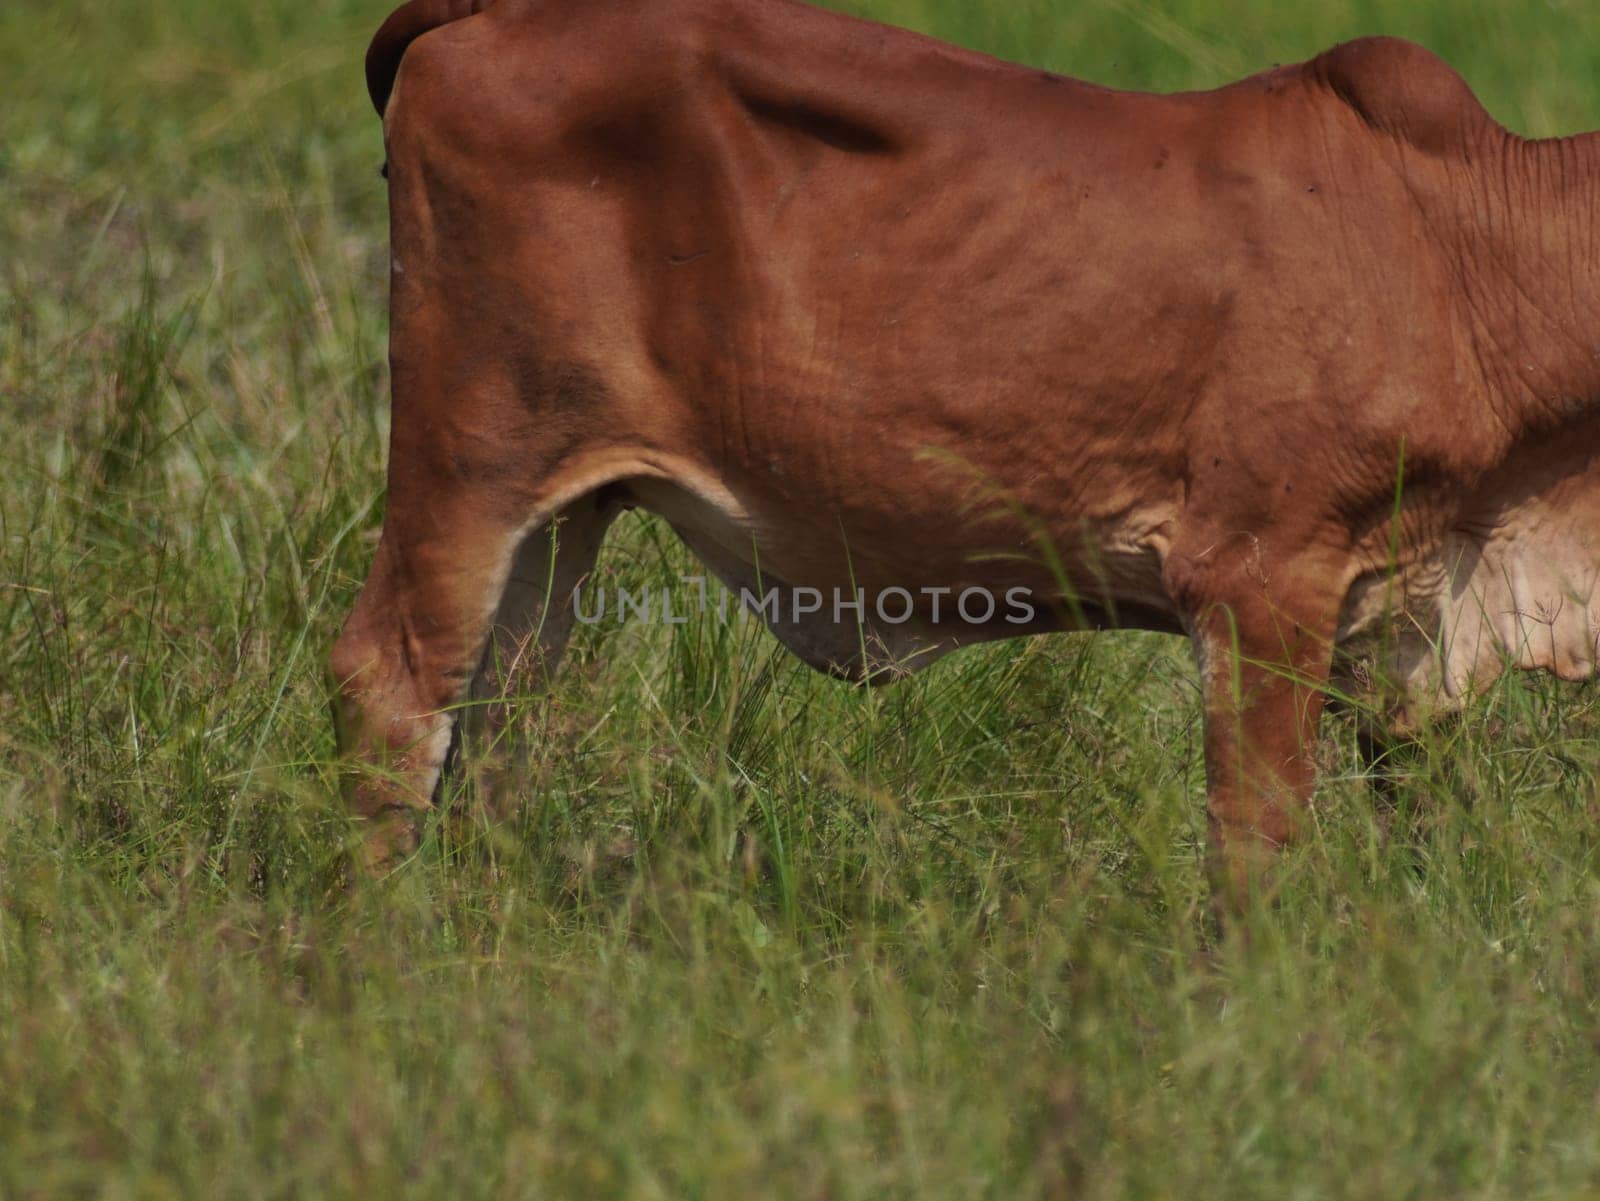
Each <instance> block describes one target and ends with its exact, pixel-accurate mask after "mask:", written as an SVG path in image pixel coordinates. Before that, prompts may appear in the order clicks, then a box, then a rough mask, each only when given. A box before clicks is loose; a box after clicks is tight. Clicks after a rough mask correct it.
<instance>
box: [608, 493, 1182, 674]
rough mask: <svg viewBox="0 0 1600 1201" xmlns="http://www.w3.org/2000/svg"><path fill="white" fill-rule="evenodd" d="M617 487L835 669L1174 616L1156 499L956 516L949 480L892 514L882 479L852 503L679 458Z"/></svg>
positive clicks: (793, 644) (1164, 522) (1161, 510)
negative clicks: (797, 495) (697, 472)
mask: <svg viewBox="0 0 1600 1201" xmlns="http://www.w3.org/2000/svg"><path fill="white" fill-rule="evenodd" d="M625 490H626V493H627V495H628V499H629V500H630V501H631V502H632V503H634V504H636V505H638V506H639V507H641V508H643V509H646V510H648V511H650V512H653V513H656V514H658V515H660V516H662V517H663V518H665V519H666V520H667V521H668V522H669V523H670V524H671V525H672V527H673V528H674V530H675V531H676V532H677V533H678V534H679V536H680V537H681V538H682V539H683V541H684V542H685V543H686V545H687V546H688V547H689V549H690V550H691V551H692V552H694V554H695V555H696V556H697V557H698V558H699V559H700V560H701V561H702V562H704V563H705V564H706V566H707V567H708V568H710V569H711V571H712V572H714V573H715V574H716V575H717V576H718V577H719V578H720V579H721V580H722V581H723V582H724V584H726V585H727V586H728V588H729V589H730V590H731V591H733V592H734V593H735V594H736V595H740V596H743V597H744V598H746V600H747V602H748V601H749V599H750V598H755V599H756V601H757V603H761V602H765V603H766V604H767V606H768V608H767V610H766V611H764V612H763V613H762V616H763V617H764V618H765V620H766V621H767V624H768V625H769V626H770V627H771V629H772V631H773V633H774V634H776V635H777V636H778V637H779V638H780V639H781V640H782V641H783V642H784V643H785V644H786V645H787V646H788V647H789V649H790V650H792V651H793V652H794V653H795V654H796V655H798V656H799V657H800V658H801V659H802V660H804V661H805V662H807V663H809V664H811V665H812V666H813V667H816V668H818V669H820V670H826V671H830V672H833V673H835V674H839V675H843V676H846V677H850V678H856V679H861V678H875V679H876V678H883V677H885V676H888V677H893V676H896V675H903V674H908V673H909V672H912V671H915V670H918V669H920V668H921V667H924V666H926V665H927V664H929V663H931V662H933V661H935V660H936V659H938V658H940V657H942V656H943V655H945V654H948V653H949V652H950V651H953V650H955V649H957V648H959V647H961V646H966V645H973V644H976V643H982V642H988V641H993V640H997V639H1002V638H1009V637H1017V636H1022V635H1028V634H1036V633H1046V632H1051V631H1056V630H1063V629H1073V628H1102V627H1112V626H1116V627H1140V628H1155V629H1163V630H1172V631H1176V630H1178V629H1179V622H1178V618H1177V615H1176V613H1175V611H1174V610H1173V609H1172V607H1171V605H1170V604H1169V602H1168V601H1167V599H1166V597H1165V594H1164V592H1163V591H1162V586H1161V561H1162V555H1163V553H1164V550H1165V546H1164V536H1165V533H1166V531H1167V530H1168V529H1169V528H1170V524H1171V514H1170V513H1169V512H1168V509H1167V507H1166V506H1164V505H1148V506H1139V505H1133V506H1130V507H1127V508H1126V509H1125V510H1122V511H1119V512H1118V513H1117V514H1116V515H1115V518H1114V519H1113V520H1106V521H1100V522H1095V523H1083V522H1080V523H1078V524H1077V525H1076V526H1075V528H1074V529H1073V531H1072V532H1071V533H1070V535H1065V536H1063V535H1062V534H1061V532H1060V531H1056V532H1055V533H1054V534H1052V532H1050V531H1048V530H1046V529H1044V528H1039V527H1031V526H1030V525H1029V524H1028V523H1023V524H1020V525H1018V526H1017V527H1016V528H1005V525H1004V522H1003V521H1002V520H1000V519H999V518H998V517H992V516H991V517H989V518H988V519H984V518H983V516H982V515H980V516H979V517H977V518H969V519H958V518H957V517H956V511H957V509H958V507H959V505H960V504H961V503H963V498H962V497H960V496H958V495H956V494H954V493H952V494H951V496H949V497H948V498H946V499H947V500H948V506H949V512H950V515H949V517H948V518H947V519H946V520H944V521H937V520H930V519H928V518H927V517H926V515H925V513H924V512H922V510H921V509H920V508H918V509H917V516H915V517H914V518H911V519H902V520H897V519H896V516H895V510H896V509H897V508H898V507H899V506H897V505H896V504H895V498H894V496H893V493H892V489H888V488H886V489H884V490H883V491H882V492H881V493H879V497H880V499H881V501H882V503H881V504H880V505H878V506H876V507H870V508H868V509H866V511H863V508H862V506H861V505H859V504H857V505H855V506H841V505H835V504H830V503H829V502H828V501H827V500H826V499H819V500H818V501H817V502H816V503H814V504H812V505H809V506H807V505H803V504H795V503H793V502H792V501H790V500H789V499H787V498H786V497H783V496H781V495H777V494H775V492H774V491H773V490H769V489H765V488H761V487H759V486H751V485H749V484H748V483H745V484H744V485H743V486H742V487H735V488H730V487H728V486H727V484H726V483H724V482H723V481H721V480H717V481H715V482H711V481H709V480H707V479H704V478H700V477H697V476H694V475H691V474H689V473H684V475H683V476H681V477H679V478H664V479H646V478H641V479H634V480H631V481H628V482H627V483H626V485H625ZM927 499H928V498H927V497H926V495H923V496H922V497H921V498H920V500H921V502H922V503H923V504H924V505H925V504H926V502H927ZM908 507H909V506H908ZM852 517H853V518H854V520H852ZM830 519H831V520H830ZM774 595H776V598H777V599H776V600H775V601H774V599H773V597H774ZM819 596H820V604H821V607H820V608H815V606H816V605H817V604H818V597H819ZM852 602H854V607H852Z"/></svg>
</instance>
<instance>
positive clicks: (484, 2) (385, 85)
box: [367, 0, 494, 117]
mask: <svg viewBox="0 0 1600 1201" xmlns="http://www.w3.org/2000/svg"><path fill="white" fill-rule="evenodd" d="M493 3H494V0H411V2H410V3H409V4H402V5H401V6H400V7H399V8H397V9H395V10H394V12H392V13H390V14H389V19H388V20H387V21H385V22H384V23H383V25H382V26H381V27H380V28H379V30H378V32H377V33H376V34H375V35H374V36H373V38H372V44H371V45H370V46H368V47H367V93H368V95H370V96H371V97H372V104H373V107H375V108H376V109H377V110H378V115H379V116H380V117H381V116H382V115H383V110H384V109H386V108H387V107H388V106H389V94H390V93H391V92H393V91H394V78H395V76H396V75H398V74H399V73H400V60H401V59H402V58H404V57H405V54H406V47H407V46H409V45H411V43H412V42H414V41H416V40H417V39H418V38H420V37H421V36H422V35H423V34H425V33H427V32H428V31H429V30H430V29H437V28H439V26H441V25H448V24H450V22H451V21H459V20H460V19H461V18H462V17H470V16H472V15H473V14H474V13H480V12H482V11H483V10H484V9H486V8H488V7H489V6H490V5H491V4H493Z"/></svg>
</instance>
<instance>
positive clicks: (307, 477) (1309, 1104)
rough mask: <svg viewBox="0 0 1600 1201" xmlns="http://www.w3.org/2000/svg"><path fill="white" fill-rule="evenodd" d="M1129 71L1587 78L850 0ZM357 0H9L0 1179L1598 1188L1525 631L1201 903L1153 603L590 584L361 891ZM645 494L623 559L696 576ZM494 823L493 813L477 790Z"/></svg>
mask: <svg viewBox="0 0 1600 1201" xmlns="http://www.w3.org/2000/svg"><path fill="white" fill-rule="evenodd" d="M860 7H862V8H863V9H866V8H870V10H871V11H872V12H873V13H874V14H875V15H879V16H883V17H886V18H889V19H894V20H899V21H901V22H903V23H907V24H911V25H914V26H917V27H919V28H922V29H926V30H928V31H930V32H934V33H937V34H941V35H944V36H947V37H951V38H954V39H956V40H960V41H963V42H965V43H967V44H970V45H974V46H978V47H981V48H985V49H989V50H993V51H995V52H998V53H1001V54H1005V55H1008V56H1011V57H1018V58H1025V59H1028V60H1030V61H1032V62H1035V63H1038V64H1040V65H1043V66H1047V67H1051V68H1056V69H1060V70H1064V71H1068V72H1071V73H1074V74H1078V75H1081V76H1085V77H1088V78H1092V79H1095V80H1098V81H1101V82H1105V83H1111V84H1115V85H1119V86H1130V87H1134V86H1136V87H1161V88H1178V87H1197V86H1206V85H1210V84H1214V83H1220V82H1222V81H1224V80H1226V79H1227V78H1229V77H1232V76H1234V75H1237V74H1241V73H1243V72H1245V71H1247V70H1251V69H1255V68H1257V67H1261V66H1265V65H1268V64H1270V63H1272V62H1274V61H1290V60H1293V59H1296V58H1300V57H1304V56H1307V55H1309V54H1311V53H1314V52H1315V51H1317V50H1319V49H1321V48H1323V47H1325V46H1326V45H1328V44H1331V43H1332V42H1334V41H1336V40H1338V39H1340V38H1343V37H1347V36H1353V35H1356V34H1360V33H1369V32H1390V33H1400V34H1406V35H1410V36H1414V37H1417V38H1419V39H1421V40H1423V41H1425V42H1427V43H1428V44H1429V45H1431V46H1433V47H1434V48H1435V49H1437V50H1439V51H1440V52H1442V53H1444V54H1445V55H1446V56H1447V57H1448V58H1450V59H1451V60H1452V61H1453V62H1454V63H1455V64H1456V65H1457V66H1458V67H1459V68H1461V69H1462V70H1463V71H1464V73H1465V74H1466V75H1467V77H1468V78H1469V80H1470V81H1471V82H1472V83H1473V84H1474V86H1476V87H1477V88H1478V89H1479V91H1480V93H1481V94H1482V95H1483V97H1484V98H1485V100H1486V102H1487V103H1488V104H1489V105H1490V107H1491V109H1492V110H1493V111H1494V112H1495V113H1496V114H1497V115H1499V116H1500V117H1502V119H1504V120H1506V121H1507V122H1508V123H1510V124H1511V125H1513V126H1514V127H1516V128H1519V129H1521V130H1523V131H1525V132H1529V133H1539V134H1547V133H1556V132H1564V131H1571V130H1575V129H1579V128H1585V127H1590V126H1597V125H1600V37H1597V36H1596V30H1595V28H1594V24H1593V21H1592V14H1590V13H1589V12H1588V10H1587V9H1586V8H1584V7H1583V6H1582V5H1581V4H1580V3H1578V0H1548V2H1538V3H1520V4H1504V3H1488V2H1485V0H1469V2H1466V3H1449V4H1447V3H1444V2H1443V0H1436V2H1433V3H1422V2H1416V0H1383V2H1379V0H1369V2H1366V3H1355V2H1340V0H1333V2H1331V3H1328V4H1325V5H1322V6H1314V7H1309V8H1303V7H1301V6H1263V5H1250V4H1245V3H1243V0H1211V2H1210V3H1200V2H1199V0H1173V2H1172V3H1170V4H1158V3H1144V2H1141V0H1070V2H1069V0H1048V2H1046V0H1031V2H1023V3H1006V4H1000V3H991V4H979V3H977V2H976V0H973V2H970V3H967V2H958V0H878V2H876V3H872V4H868V3H867V0H861V4H860ZM385 8H386V5H385V0H377V2H375V3H374V2H368V0H253V2H252V3H249V4H244V3H232V2H227V3H220V4H213V3H202V2H201V0H105V2H103V3H89V2H88V0H60V2H56V3H46V2H45V0H6V2H5V3H4V4H0V63H3V64H4V66H3V67H0V471H3V476H0V481H3V482H0V1197H4V1198H11V1197H18V1198H33V1197H37V1198H56V1197H71V1196H106V1197H117V1198H123V1197H126V1198H158V1197H169V1196H196V1197H207V1198H225V1197H299V1196H318V1197H322V1196H326V1197H363V1198H365V1197H388V1196H415V1197H430V1198H431V1197H451V1198H476V1197H485V1198H489V1197H494V1198H500V1197H533V1198H546V1197H574V1198H600V1197H640V1198H648V1197H662V1198H679V1197H704V1198H717V1199H720V1198H731V1197H785V1198H786V1197H795V1198H806V1199H821V1198H828V1199H834V1198H839V1199H843V1198H883V1197H904V1198H918V1199H921V1198H933V1197H951V1198H968V1197H996V1198H1006V1199H1008V1201H1009V1199H1013V1198H1032V1197H1040V1198H1055V1197H1061V1198H1100V1197H1123V1196H1147V1197H1185V1198H1186V1197H1223V1198H1242V1197H1256V1196H1260V1197H1272V1198H1282V1197H1305V1198H1322V1197H1352V1198H1363V1199H1368V1198H1389V1197H1450V1198H1456V1197H1504V1198H1518V1199H1520V1198H1531V1197H1578V1196H1600V1121H1597V1111H1600V820H1597V819H1600V794H1597V792H1596V786H1595V783H1594V780H1595V774H1596V769H1597V767H1600V711H1597V706H1596V696H1595V693H1594V691H1593V690H1592V689H1573V688H1563V687H1561V686H1558V685H1555V684H1553V683H1549V682H1544V681H1540V680H1530V679H1521V678H1512V679H1508V680H1507V681H1506V682H1505V683H1504V685H1503V686H1502V687H1501V688H1499V689H1498V690H1497V691H1496V692H1495V694H1494V695H1493V696H1491V697H1489V698H1486V700H1485V701H1484V702H1483V703H1482V704H1480V705H1478V706H1477V707H1475V708H1474V709H1473V710H1472V711H1471V712H1470V713H1469V714H1468V715H1467V716H1466V718H1465V719H1464V720H1463V721H1461V722H1459V723H1457V724H1454V725H1452V726H1450V727H1448V728H1446V729H1444V730H1441V731H1439V732H1437V733H1436V734H1434V735H1432V736H1431V737H1430V738H1429V739H1428V740H1427V741H1426V742H1425V743H1424V745H1423V746H1422V747H1421V749H1420V750H1419V752H1418V755H1417V758H1416V760H1415V762H1414V763H1412V764H1411V766H1410V768H1409V770H1408V773H1407V775H1406V776H1405V778H1404V779H1403V780H1401V782H1400V784H1399V787H1398V790H1397V795H1396V805H1395V809H1394V812H1393V813H1380V812H1378V811H1377V809H1376V808H1375V806H1374V803H1373V799H1372V796H1371V793H1370V791H1369V789H1368V787H1367V785H1366V783H1365V781H1364V780H1363V779H1362V778H1361V772H1360V770H1359V767H1358V761H1357V756H1356V754H1355V751H1354V737H1353V732H1352V730H1351V729H1350V727H1349V726H1348V725H1340V724H1338V723H1332V724H1330V727H1329V730H1328V738H1327V744H1326V747H1325V749H1324V752H1323V759H1324V761H1325V767H1326V782H1325V783H1324V785H1323V786H1322V788H1321V789H1320V791H1319V794H1318V803H1317V811H1316V813H1317V822H1316V828H1315V830H1314V832H1313V836H1312V837H1311V838H1310V839H1309V840H1308V842H1307V844H1306V845H1305V846H1304V847H1303V848H1301V849H1299V850H1297V851H1295V852H1294V853H1293V854H1292V855H1291V856H1290V857H1289V858H1288V860H1287V862H1286V864H1285V867H1284V873H1283V878H1284V882H1285V883H1284V891H1283V897H1282V900H1281V903H1280V904H1279V905H1277V906H1276V907H1274V908H1272V909H1269V910H1264V911H1262V912H1259V913H1256V914H1254V915H1253V916H1252V917H1251V918H1250V919H1249V921H1248V922H1247V923H1246V925H1247V926H1248V929H1249V931H1250V933H1251V935H1252V937H1251V938H1250V939H1248V940H1244V939H1239V940H1229V941H1228V942H1226V943H1223V944H1220V945H1219V944H1218V943H1217V942H1216V941H1215V940H1214V939H1213V938H1212V936H1211V935H1210V934H1209V932H1208V924H1207V921H1206V917H1205V910H1206V902H1205V888H1204V883H1203V880H1202V872H1201V868H1200V863H1199V857H1200V851H1199V845H1200V840H1201V835H1202V831H1203V818H1202V801H1201V788H1202V780H1201V776H1202V764H1201V759H1200V752H1199V738H1198V722H1199V718H1198V708H1197V695H1196V685H1195V680H1194V677H1193V673H1192V670H1191V668H1190V667H1189V665H1188V661H1187V656H1186V651H1185V649H1184V648H1183V647H1182V646H1181V645H1180V644H1178V643H1177V642H1176V641H1175V640H1168V639H1163V638H1159V637H1154V636H1142V635H1108V636H1101V637H1093V638H1091V637H1070V638H1058V639H1053V640H1049V641H1039V642H1033V643H1018V644H1013V645H1008V646H1002V647H996V648H992V649H990V650H987V651H984V652H979V653H968V654H966V655H964V656H961V657H958V658H956V659H954V660H952V661H950V662H947V663H945V664H943V665H941V666H940V667H938V668H937V669H935V670H934V671H932V672H930V673H929V674H928V675H927V676H926V677H925V678H919V679H918V680H916V681H915V682H913V683H911V684H910V685H908V686H905V687H903V688H900V689H897V690H893V691H890V692H887V693H883V694H878V695H872V696H867V695H861V694H858V693H855V692H853V691H851V690H849V689H846V688H843V687H841V686H839V685H836V684H833V683H830V682H828V681H825V680H823V679H820V678H818V677H814V676H811V675H808V674H806V673H805V672H804V671H803V669H801V668H799V667H797V666H795V665H793V664H791V663H789V662H787V661H786V660H784V659H783V658H782V657H780V656H779V655H778V653H777V652H776V650H775V647H774V644H773V643H771V642H770V641H769V640H768V639H766V638H765V636H764V635H760V634H759V633H758V632H756V631H754V630H751V629H740V628H734V629H732V630H721V629H719V628H718V627H717V626H716V625H715V624H712V623H706V624H702V625H695V626H691V627H689V628H688V629H687V630H685V631H682V632H680V633H679V635H678V637H677V638H675V639H674V638H671V637H669V636H667V634H666V632H665V631H663V630H661V629H658V628H641V627H631V628H628V629H625V630H621V631H618V630H616V629H614V628H610V629H601V628H597V629H594V630H589V631H585V632H584V634H583V636H582V637H581V638H580V640H579V645H578V646H577V648H576V650H575V653H574V655H573V661H572V663H571V665H570V666H571V670H570V671H568V673H567V674H566V676H565V677H564V679H563V682H562V683H561V685H560V687H559V688H558V689H557V691H556V692H555V694H554V695H553V696H552V697H550V698H548V699H547V700H542V701H539V702H536V703H533V704H531V705H530V706H529V708H530V710H531V712H530V714H529V718H530V721H531V722H532V723H533V724H534V725H535V727H536V728H538V729H539V730H541V731H542V733H541V734H540V735H539V736H538V737H536V738H535V739H534V742H533V745H532V748H531V751H530V762H529V763H528V765H527V772H526V774H521V775H517V776H502V777H500V778H497V779H489V780H484V781H481V782H480V787H479V788H478V789H477V792H478V793H479V795H480V802H481V803H480V804H478V805H476V806H474V807H462V808H461V809H460V811H458V812H457V813H456V814H454V815H453V816H452V817H451V818H450V819H449V820H448V821H447V822H445V823H443V824H442V826H441V827H440V829H438V830H437V831H436V837H434V838H433V839H431V840H430V842H429V845H428V849H427V853H426V854H425V855H424V857H423V859H422V860H421V861H419V862H417V863H415V864H413V865H412V866H411V867H410V868H408V869H407V870H406V871H404V872H403V873H401V875H400V876H399V877H398V878H396V879H394V880H392V881H390V882H388V883H387V884H385V885H382V886H358V887H357V888H355V889H354V890H353V891H351V892H346V891H345V890H344V889H343V888H342V887H341V885H340V876H339V867H338V865H339V852H340V847H341V845H342V844H343V842H344V840H345V839H346V838H347V836H348V829H347V827H346V824H345V822H344V820H343V817H342V815H341V812H340V810H339V807H338V805H337V803H336V802H335V800H334V799H333V798H332V795H331V781H332V770H331V768H330V763H329V761H330V758H331V755H332V751H333V747H332V738H331V733H330V730H329V727H328V723H327V720H326V697H325V695H324V693H323V691H322V685H321V680H320V676H321V665H322V663H323V661H324V659H325V656H326V653H327V649H328V646H329V644H330V642H331V639H332V637H333V635H334V632H335V631H336V629H337V627H338V624H339V622H340V621H341V620H342V617H343V614H344V613H345V611H346V609H347V608H348V606H349V604H350V602H351V600H352V598H353V595H354V592H355V589H356V588H357V587H358V585H359V582H360V579H361V578H362V576H363V574H364V571H365V567H366V562H367V560H368V558H369V556H370V553H371V549H372V544H373V538H374V533H375V528H376V525H377V523H378V521H379V520H380V517H381V511H382V495H381V470H382V463H383V449H384V434H385V430H386V420H387V419H386V413H385V383H386V380H385V367H384V362H383V346H384V310H383V304H384V268H385V253H386V248H385V241H384V238H385V226H384V197H383V191H382V186H381V183H380V181H379V179H378V177H377V167H378V164H379V162H380V161H381V148H380V138H379V130H378V126H377V122H376V119H375V118H374V117H373V115H372V113H371V112H370V110H369V109H368V107H367V104H366V100H365V97H364V95H363V92H362V88H361V77H360V55H361V52H362V50H363V48H364V43H365V39H366V38H367V36H368V35H369V34H370V33H371V31H372V30H373V29H374V28H375V27H376V25H377V23H378V21H379V20H380V19H381V18H382V16H383V15H384V13H385ZM684 565H685V564H684V560H683V558H682V555H681V553H680V552H679V551H677V550H676V549H674V548H673V547H671V546H670V545H669V540H668V539H667V538H666V537H665V535H664V534H663V532H662V531H661V530H660V529H658V528H655V527H652V526H650V525H648V524H647V523H645V522H643V521H641V520H636V519H629V521H628V522H626V523H624V525H623V527H622V528H621V529H620V530H619V534H618V536H617V537H616V538H615V539H614V542H613V545H612V547H611V549H610V550H609V551H608V552H607V556H606V559H605V560H604V571H605V572H607V573H609V578H610V579H612V580H613V581H617V582H626V583H628V584H631V585H641V584H648V583H651V582H653V581H654V582H659V581H664V580H667V579H670V578H671V577H672V576H673V575H674V574H675V573H677V572H678V571H679V570H681V569H682V568H683V567H684ZM491 815H492V816H491Z"/></svg>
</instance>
